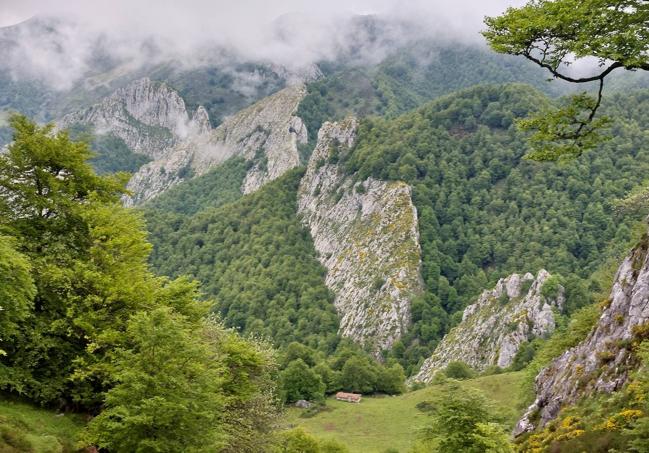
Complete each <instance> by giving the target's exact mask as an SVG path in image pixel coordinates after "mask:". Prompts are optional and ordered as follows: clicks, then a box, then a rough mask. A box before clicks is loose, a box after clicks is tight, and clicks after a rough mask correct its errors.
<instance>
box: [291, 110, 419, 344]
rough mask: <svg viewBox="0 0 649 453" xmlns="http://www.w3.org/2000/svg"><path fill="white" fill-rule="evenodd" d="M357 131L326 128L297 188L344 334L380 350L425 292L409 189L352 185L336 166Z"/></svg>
mask: <svg viewBox="0 0 649 453" xmlns="http://www.w3.org/2000/svg"><path fill="white" fill-rule="evenodd" d="M356 133H357V122H356V120H355V119H353V118H352V119H348V120H346V121H345V122H342V123H325V124H324V125H323V126H322V128H321V129H320V132H319V134H318V144H317V145H316V147H315V150H314V151H313V154H312V155H311V159H310V161H309V165H308V167H307V170H306V173H305V175H304V177H303V178H302V181H301V183H300V189H299V196H298V212H299V213H300V214H301V215H302V216H303V218H304V223H305V224H306V225H308V226H309V228H310V231H311V235H312V237H313V239H314V245H315V248H316V250H317V251H318V254H319V257H320V261H321V262H322V264H323V265H324V266H325V267H326V268H327V278H326V280H325V281H326V283H327V286H328V287H329V288H330V289H331V290H332V291H333V292H334V293H335V294H336V299H335V301H334V304H335V305H336V309H337V311H338V313H339V315H340V317H341V325H340V331H341V334H342V335H343V336H345V337H349V338H352V339H354V340H355V341H357V342H358V343H360V344H362V345H364V346H366V347H368V348H370V349H372V350H373V351H374V352H379V351H381V350H387V349H390V348H391V347H392V345H393V344H394V342H395V341H397V340H398V339H399V338H401V336H403V335H404V334H405V332H406V331H407V330H408V326H409V324H410V300H411V299H412V298H413V297H414V296H416V295H418V294H419V293H421V292H422V282H421V277H420V266H421V250H420V248H419V232H418V229H417V211H416V209H415V207H414V206H413V204H412V200H411V198H410V195H411V191H410V188H409V187H408V186H407V185H405V184H403V183H401V182H390V183H387V182H385V181H380V180H375V179H372V178H368V179H367V180H365V181H362V182H359V183H355V182H354V181H353V180H352V179H351V178H349V177H347V176H346V175H345V173H344V170H343V168H341V166H339V165H337V161H338V159H340V158H342V156H343V155H345V154H346V153H348V152H349V149H350V148H351V147H352V146H353V145H354V141H355V138H356Z"/></svg>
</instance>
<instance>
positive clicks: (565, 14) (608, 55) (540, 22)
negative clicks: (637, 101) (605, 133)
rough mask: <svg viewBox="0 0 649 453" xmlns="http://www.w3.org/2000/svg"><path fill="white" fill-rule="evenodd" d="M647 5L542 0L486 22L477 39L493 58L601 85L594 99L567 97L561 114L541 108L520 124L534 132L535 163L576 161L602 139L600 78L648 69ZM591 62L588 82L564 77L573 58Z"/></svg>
mask: <svg viewBox="0 0 649 453" xmlns="http://www.w3.org/2000/svg"><path fill="white" fill-rule="evenodd" d="M648 19H649V11H647V8H646V5H645V2H644V1H637V0H630V1H625V2H622V3H619V2H611V1H608V0H586V1H581V0H554V1H549V0H540V1H530V2H528V3H527V4H526V5H524V6H522V7H520V8H508V9H507V11H506V12H505V13H504V14H503V15H501V16H498V17H487V18H486V19H485V23H486V24H487V27H488V28H487V30H486V31H484V32H483V33H482V34H483V35H484V36H485V38H487V42H488V43H489V45H490V46H491V47H492V49H494V50H495V51H497V52H501V53H507V54H511V55H522V56H524V57H525V58H527V59H528V60H530V61H533V62H534V63H536V64H537V65H538V66H540V67H542V68H544V69H547V70H548V71H550V73H551V74H552V75H553V76H554V77H556V78H559V79H562V80H567V81H569V82H573V83H588V82H599V92H598V94H597V97H596V98H593V97H591V96H589V95H588V94H586V93H581V94H578V95H575V96H572V97H571V98H570V100H569V102H568V103H567V104H566V105H565V106H563V107H562V108H559V109H554V110H544V111H542V112H541V113H540V114H538V115H534V116H532V117H530V118H528V119H526V120H523V121H521V122H520V125H521V126H522V127H523V129H526V130H535V131H536V132H535V133H534V134H533V135H532V137H531V142H532V143H533V145H534V146H535V148H536V150H535V151H534V152H532V153H531V154H530V158H532V159H536V160H558V159H570V158H574V157H577V156H580V155H581V153H582V152H583V151H585V150H587V149H590V148H593V147H595V146H596V144H597V143H598V142H600V141H601V140H602V136H601V134H600V133H599V129H601V128H602V127H603V126H604V125H605V124H607V120H606V119H605V118H599V119H595V114H596V112H597V110H598V108H599V106H600V103H601V100H602V89H603V86H604V79H605V78H606V77H607V76H608V75H609V74H610V73H611V72H612V71H614V70H615V69H617V68H625V69H628V70H636V69H642V70H645V71H646V70H649V57H648V56H647V55H648V54H647V50H648V49H649V45H648V44H647V43H648V42H649V32H647V26H646V23H647V20H648ZM581 58H595V59H597V61H598V63H599V68H598V70H597V71H596V74H595V75H593V76H590V77H588V76H586V77H576V76H571V75H570V74H565V73H562V71H561V68H562V66H568V65H570V64H571V63H572V62H573V60H574V59H576V60H579V59H581Z"/></svg>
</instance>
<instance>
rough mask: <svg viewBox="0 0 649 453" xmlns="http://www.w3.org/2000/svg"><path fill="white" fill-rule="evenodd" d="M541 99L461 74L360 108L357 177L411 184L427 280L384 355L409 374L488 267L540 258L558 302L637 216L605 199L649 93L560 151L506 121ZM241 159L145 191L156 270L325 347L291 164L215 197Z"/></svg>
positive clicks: (641, 137)
mask: <svg viewBox="0 0 649 453" xmlns="http://www.w3.org/2000/svg"><path fill="white" fill-rule="evenodd" d="M548 102H550V101H549V100H548V99H547V98H545V97H544V96H543V95H542V94H541V93H539V92H537V91H536V90H534V89H533V88H531V87H529V86H527V85H505V86H500V85H498V86H497V85H494V86H480V87H475V88H470V89H467V90H465V91H461V92H458V93H454V94H452V95H448V96H446V97H443V98H441V99H439V100H436V101H433V102H431V103H429V104H427V105H425V106H424V107H421V108H419V109H417V110H415V111H413V112H411V113H406V114H404V115H403V116H400V117H397V118H393V119H381V118H377V117H371V118H368V119H366V120H364V121H363V122H362V124H361V129H360V131H359V138H358V143H357V145H356V146H355V148H354V150H353V151H352V152H351V153H349V154H348V155H345V156H343V158H342V161H341V163H342V165H343V166H344V167H345V168H346V169H347V171H348V172H349V173H350V174H353V175H354V177H356V178H358V179H365V178H366V177H368V176H373V177H375V178H379V179H388V180H389V179H397V180H404V181H406V182H408V183H410V184H411V185H412V187H413V200H414V202H415V205H416V207H417V209H418V213H419V228H420V241H421V246H422V254H423V278H424V281H425V283H426V288H427V292H426V294H425V295H423V296H422V297H418V298H416V299H415V300H413V302H412V321H413V325H412V327H411V329H410V330H409V333H408V334H407V335H406V337H405V338H403V339H402V341H401V342H398V343H397V344H396V345H395V348H394V350H393V351H392V352H391V353H390V356H391V357H394V358H396V359H398V360H399V361H400V363H401V364H402V365H403V366H404V367H405V368H406V369H407V371H408V372H413V371H415V370H416V369H417V366H418V364H420V363H421V360H423V358H425V357H427V356H428V355H429V354H430V353H431V351H432V349H433V348H434V346H435V345H436V343H437V341H438V340H439V339H440V338H441V337H442V336H443V335H444V333H445V332H446V331H447V330H448V328H449V327H450V326H452V325H453V324H454V323H455V322H457V320H458V318H457V316H458V315H459V313H460V311H461V310H462V309H463V308H464V307H465V306H466V304H467V303H469V302H470V301H471V300H472V298H474V297H475V296H476V295H477V294H478V293H479V292H480V291H482V290H483V289H485V288H488V287H489V286H491V285H493V284H494V283H495V281H496V280H497V279H498V278H500V277H503V276H505V275H507V274H509V273H512V272H526V271H530V272H536V271H538V269H540V268H544V267H545V268H548V270H549V271H550V272H552V273H558V274H560V275H562V278H563V279H564V284H565V285H566V286H567V287H568V295H569V300H568V305H567V314H568V315H569V314H570V313H571V312H572V311H574V310H575V309H577V308H579V307H580V306H582V305H584V304H588V303H590V302H591V299H590V296H589V291H591V290H594V291H596V290H597V289H598V288H597V287H596V286H597V285H598V284H597V283H592V285H595V287H592V288H588V287H587V285H588V284H590V283H588V282H587V279H588V277H589V276H590V275H591V274H592V273H593V272H594V271H595V270H596V269H597V268H598V266H599V265H600V264H601V263H602V262H603V261H606V259H607V258H609V257H617V256H618V255H619V254H620V253H621V252H624V251H625V247H626V246H627V244H628V241H629V239H630V238H631V236H632V234H631V230H632V228H633V227H632V225H633V220H632V219H628V218H626V217H625V216H622V215H619V214H617V213H616V212H615V210H614V205H615V202H616V200H617V199H619V198H622V197H624V196H625V195H626V194H627V193H628V192H629V191H630V190H632V189H634V188H635V187H636V186H638V185H639V184H641V183H642V182H643V181H644V179H645V174H646V172H647V170H648V169H649V154H648V152H647V146H646V140H645V133H644V132H643V129H642V124H645V122H646V121H647V119H646V106H647V104H648V102H649V93H647V92H645V91H638V92H635V93H634V94H630V95H616V96H614V97H612V98H611V99H610V100H609V101H608V102H607V104H606V106H605V108H606V112H608V114H609V115H610V116H611V117H614V118H616V122H615V123H614V125H613V126H612V127H613V135H614V136H615V138H614V139H612V140H611V141H608V142H606V143H603V144H602V145H601V146H600V148H599V149H598V150H597V152H594V153H592V154H590V155H588V156H586V157H585V158H584V159H582V160H580V161H578V162H575V163H572V164H570V165H558V166H557V165H553V164H540V163H535V162H531V161H528V160H526V159H524V155H525V154H526V152H527V149H528V148H527V144H526V142H525V138H524V136H523V135H522V134H521V133H519V132H518V131H516V129H515V127H514V125H513V123H514V120H515V119H516V118H520V117H524V116H525V115H527V114H528V113H529V112H531V111H534V110H535V109H537V108H538V107H539V106H540V105H543V104H545V103H548ZM620 150H625V151H626V152H624V153H622V152H620ZM243 171H245V169H244V166H243V163H241V162H239V163H237V162H235V161H231V162H228V163H227V164H226V165H225V166H224V167H221V169H216V170H214V171H213V172H212V173H210V174H208V175H205V176H202V177H200V178H196V179H194V180H192V181H190V182H189V183H185V184H182V185H180V186H178V187H176V188H175V189H172V191H170V192H169V193H167V194H164V195H162V196H160V197H159V198H158V199H156V200H154V201H152V202H151V203H150V205H149V206H148V207H147V209H146V210H145V212H146V213H147V214H146V217H147V222H148V225H149V229H150V231H151V241H152V242H153V244H154V252H153V255H152V263H153V265H154V268H155V269H156V270H157V271H158V272H160V273H162V274H165V275H171V276H177V275H181V274H184V273H187V274H190V275H192V276H195V277H196V278H198V279H199V280H200V281H201V282H202V284H203V287H204V290H205V291H206V292H207V293H208V294H210V295H212V296H214V298H215V300H216V305H215V307H216V311H217V312H219V313H220V314H221V315H222V316H223V317H224V320H225V322H226V323H227V324H228V325H230V326H234V327H237V328H239V329H242V331H244V332H255V333H257V334H261V335H267V336H269V338H272V339H273V341H274V342H275V343H276V344H277V345H280V346H281V345H286V344H288V343H290V342H292V341H298V342H301V343H304V344H307V345H309V346H310V347H314V348H316V349H319V350H322V351H333V350H334V349H335V344H336V341H337V340H335V338H336V337H335V332H336V329H337V325H336V321H335V319H336V318H335V313H334V312H333V311H332V309H331V301H332V300H333V299H332V296H331V295H330V294H329V293H328V292H327V290H326V288H325V287H324V284H323V276H324V270H323V269H322V267H321V266H320V265H319V263H318V262H317V260H316V259H315V251H314V250H313V245H312V243H311V240H310V239H309V237H308V233H307V232H306V230H304V228H303V227H302V225H301V224H300V222H299V220H298V219H297V218H296V207H295V204H296V201H295V197H296V187H297V184H298V182H299V173H293V174H291V175H290V176H285V177H284V178H282V179H280V180H278V181H277V182H275V183H273V184H270V185H269V186H268V187H265V188H263V189H262V190H260V191H259V193H257V194H255V195H252V196H249V197H244V198H243V199H241V200H239V201H238V202H237V203H234V204H226V205H225V206H221V207H220V208H218V206H220V205H221V204H223V203H225V202H226V201H232V200H234V199H236V198H238V197H239V196H240V192H239V190H238V187H239V184H240V181H241V179H240V178H241V177H242V176H241V175H242V173H243ZM210 206H211V207H214V208H215V209H208V207H210ZM199 207H204V208H205V209H203V210H202V211H201V212H199ZM296 263H300V264H299V265H296ZM268 300H272V301H273V302H272V303H268V302H267V301H268ZM289 307H290V308H289ZM304 313H310V315H308V316H303V314H304ZM454 314H455V316H453V315H454ZM307 320H309V321H311V320H318V321H315V322H314V324H310V323H309V322H307ZM325 320H326V321H325Z"/></svg>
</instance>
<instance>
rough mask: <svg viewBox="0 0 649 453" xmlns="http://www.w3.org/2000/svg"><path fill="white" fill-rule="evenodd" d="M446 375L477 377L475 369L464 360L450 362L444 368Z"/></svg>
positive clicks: (452, 376) (461, 377)
mask: <svg viewBox="0 0 649 453" xmlns="http://www.w3.org/2000/svg"><path fill="white" fill-rule="evenodd" d="M444 374H445V375H446V377H449V378H451V379H471V378H472V377H475V374H476V373H475V371H473V370H472V369H471V367H470V366H469V365H467V364H466V363H464V362H460V361H456V362H450V363H449V364H448V365H447V366H446V368H445V369H444Z"/></svg>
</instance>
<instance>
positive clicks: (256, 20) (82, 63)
mask: <svg viewBox="0 0 649 453" xmlns="http://www.w3.org/2000/svg"><path fill="white" fill-rule="evenodd" d="M521 3H522V2H520V1H517V0H483V1H479V0H472V1H470V0H456V1H454V2H452V3H451V2H447V1H441V0H428V1H425V0H409V1H403V0H402V1H401V2H399V1H396V0H344V1H343V0H329V1H328V2H326V3H325V2H315V1H304V0H266V1H264V0H238V1H237V2H232V1H224V0H186V1H183V2H178V1H176V0H62V1H58V2H52V1H50V0H0V25H3V24H4V25H10V24H12V23H13V22H17V21H19V20H22V19H24V18H26V17H33V16H38V18H40V20H41V22H40V23H38V21H36V22H37V23H36V24H32V22H35V21H34V20H30V21H28V22H27V23H23V24H22V25H18V26H13V27H8V28H4V29H0V37H2V36H4V37H5V39H10V40H11V41H12V45H11V46H5V47H6V48H5V50H4V51H3V54H4V55H3V58H4V59H5V62H8V63H7V64H6V67H9V68H10V70H11V71H12V74H13V75H14V77H22V76H28V77H34V78H40V79H42V80H43V81H45V82H47V83H48V84H50V85H51V86H52V87H54V88H57V89H66V88H69V87H70V86H71V84H73V83H74V81H75V80H77V79H78V78H79V77H81V76H83V75H84V74H86V73H87V71H88V70H89V69H90V68H92V67H95V66H96V65H97V61H98V59H99V57H100V56H101V57H103V60H102V61H106V60H107V59H115V60H119V61H120V62H121V63H122V64H130V65H131V66H138V65H142V64H155V63H156V62H157V61H165V60H176V61H181V62H182V63H183V64H186V65H188V66H191V65H196V64H202V63H205V61H206V60H209V59H210V58H212V59H213V58H218V55H217V53H216V52H215V51H214V49H217V48H219V49H227V51H228V53H230V54H233V55H236V56H237V57H238V58H240V59H242V60H252V61H262V62H268V63H273V64H277V65H281V66H284V67H288V68H300V67H305V66H307V65H309V64H311V63H314V62H317V61H321V60H326V59H332V58H335V57H336V56H337V55H340V54H341V53H344V52H347V51H349V50H350V49H356V50H357V51H358V52H357V53H358V54H359V55H367V56H368V58H371V57H372V56H376V54H377V53H378V54H380V52H381V51H382V50H385V49H384V47H386V45H387V44H388V43H392V44H393V43H395V42H396V43H398V42H401V41H407V40H411V39H421V38H431V37H433V38H439V39H460V40H464V41H472V42H481V41H482V38H481V36H480V35H479V31H480V29H481V28H482V20H483V18H484V16H485V15H495V14H499V13H500V12H502V11H503V10H504V9H506V8H507V7H508V6H516V5H519V4H521ZM359 15H377V16H378V17H380V18H381V22H382V27H381V28H380V30H378V31H375V33H372V32H371V28H369V29H368V28H363V27H359V26H358V24H359V20H360V19H359ZM27 24H30V25H29V26H27ZM51 24H55V25H54V30H52V29H51V28H52V27H51ZM368 30H370V31H368Z"/></svg>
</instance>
